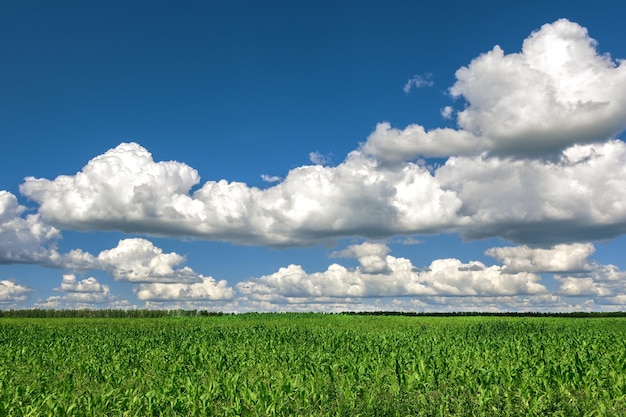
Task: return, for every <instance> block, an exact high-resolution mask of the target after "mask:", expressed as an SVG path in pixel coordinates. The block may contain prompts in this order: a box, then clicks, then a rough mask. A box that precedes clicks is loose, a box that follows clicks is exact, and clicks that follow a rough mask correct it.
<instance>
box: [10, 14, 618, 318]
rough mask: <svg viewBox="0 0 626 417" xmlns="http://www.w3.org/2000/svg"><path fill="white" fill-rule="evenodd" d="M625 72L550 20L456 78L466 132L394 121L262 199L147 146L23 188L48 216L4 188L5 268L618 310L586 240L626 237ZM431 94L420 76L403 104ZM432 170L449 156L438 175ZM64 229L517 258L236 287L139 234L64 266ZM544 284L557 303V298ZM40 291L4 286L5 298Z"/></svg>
mask: <svg viewBox="0 0 626 417" xmlns="http://www.w3.org/2000/svg"><path fill="white" fill-rule="evenodd" d="M623 62H624V61H622V60H619V59H613V58H612V57H611V56H610V55H608V54H603V53H600V52H599V51H598V43H597V42H596V41H595V40H594V39H593V38H591V37H590V36H589V34H588V33H587V30H586V29H585V28H583V27H581V26H580V25H578V24H576V23H573V22H570V21H568V20H565V19H561V20H558V21H556V22H553V23H551V24H546V25H544V26H542V27H541V28H540V29H539V30H537V31H535V32H533V33H532V34H530V36H529V37H528V38H527V39H526V40H524V41H523V44H522V46H521V50H520V51H519V52H514V53H505V52H504V51H503V50H502V49H501V48H500V47H499V46H495V47H494V48H493V49H492V50H491V51H488V52H486V53H484V54H482V55H480V56H478V57H477V58H475V59H474V60H473V61H472V62H471V63H469V64H468V65H467V66H465V67H463V68H460V69H459V70H458V71H457V72H456V82H455V83H454V84H453V85H452V87H450V89H449V93H450V95H451V96H452V97H453V98H456V99H457V101H456V103H461V104H462V105H463V106H462V109H457V108H456V107H454V106H446V107H444V109H443V110H442V111H441V114H442V116H443V117H444V118H446V119H449V120H455V121H456V127H454V128H450V127H445V128H436V129H432V130H427V129H426V128H424V127H423V126H421V125H419V124H412V125H409V126H406V127H405V128H403V129H401V128H396V127H393V126H391V124H389V123H387V122H382V123H379V124H378V125H377V126H376V128H375V130H374V131H373V132H372V133H371V134H370V135H369V137H367V139H366V141H365V142H364V143H362V144H360V145H359V146H358V147H357V149H355V150H354V151H352V152H350V153H349V154H348V155H347V157H346V158H345V160H343V161H342V162H341V163H339V164H337V165H334V166H331V165H330V163H329V162H330V161H329V158H328V157H327V156H324V155H322V154H320V153H319V152H311V153H310V154H309V159H310V160H311V162H312V164H313V165H305V166H300V167H297V168H294V169H292V170H290V171H289V172H287V173H286V174H285V175H281V176H278V175H272V176H270V175H267V174H261V179H262V180H263V181H264V182H266V183H267V188H263V189H261V188H257V187H254V186H250V185H248V184H246V183H242V182H230V181H227V180H224V179H221V180H209V181H206V182H201V179H200V175H199V173H198V171H197V170H196V169H194V168H192V167H190V166H189V165H187V164H185V163H184V162H179V161H155V160H154V158H153V157H152V155H151V153H150V152H149V150H147V149H146V148H144V147H142V146H141V145H139V144H137V143H121V144H120V145H119V146H117V147H115V148H113V149H110V150H108V151H106V152H104V153H103V154H101V155H99V156H96V157H95V158H93V159H91V160H90V161H88V162H87V163H86V165H85V166H84V167H83V168H82V169H81V170H80V171H79V172H77V173H75V174H73V175H61V176H58V177H56V178H54V179H46V178H35V177H27V178H25V179H24V182H23V183H22V184H21V186H20V193H21V194H22V195H23V196H24V197H26V198H28V199H30V200H31V201H33V202H35V203H36V204H37V205H38V208H37V212H36V213H31V214H27V212H28V210H27V209H26V207H24V206H22V205H20V204H19V203H18V200H17V198H16V196H14V195H13V194H11V193H9V192H8V191H0V263H35V264H41V265H45V266H52V267H56V268H65V269H69V270H72V271H87V270H101V271H106V272H107V273H108V274H109V275H111V276H112V277H113V279H115V280H116V281H119V282H126V283H129V284H130V285H133V286H134V292H135V294H136V296H137V298H138V299H139V300H141V301H145V302H153V303H157V304H158V303H165V302H175V301H180V302H187V303H195V302H219V303H223V304H222V305H230V306H231V307H232V308H239V307H236V306H238V305H239V304H237V303H239V302H241V303H244V302H245V303H248V304H247V305H248V306H256V307H257V308H264V309H273V308H277V307H276V306H277V305H280V304H281V303H283V304H287V305H290V306H293V307H294V308H304V309H305V308H314V307H315V306H316V305H317V306H319V305H326V306H328V305H330V304H332V305H333V306H334V307H332V308H341V307H342V306H343V307H347V306H353V307H354V306H363V300H364V299H370V300H371V299H375V298H386V299H394V298H395V297H398V298H400V299H401V300H400V301H397V300H395V301H393V300H392V301H390V302H391V303H392V304H391V305H392V306H393V305H397V306H409V307H411V306H412V308H427V307H433V306H438V305H444V304H445V303H446V302H449V300H450V298H451V297H452V298H455V299H457V305H459V306H465V307H467V308H470V307H469V306H471V305H474V306H482V307H484V308H486V309H489V308H490V306H492V305H493V306H496V305H500V306H509V308H511V309H523V308H530V307H532V306H534V307H537V306H539V307H542V306H543V307H546V308H549V307H550V306H551V308H560V307H559V306H562V305H561V304H559V303H560V302H561V301H559V300H561V297H573V298H577V297H578V298H581V297H588V299H587V301H588V302H591V301H593V302H598V303H604V304H603V305H609V306H611V305H619V304H620V303H623V302H624V301H626V289H625V288H624V284H623V282H624V278H626V277H625V276H624V273H623V272H621V271H619V269H618V268H617V267H615V266H613V265H600V264H597V263H594V262H593V261H591V260H590V257H591V255H592V254H593V252H594V250H595V248H594V245H593V244H592V243H591V242H593V241H597V240H600V239H610V238H614V237H617V236H620V235H622V234H624V233H625V232H626V203H625V202H626V144H625V143H624V142H623V141H622V140H620V139H618V135H619V134H620V133H621V132H622V131H623V130H624V128H625V127H626V68H625V65H624V63H623ZM430 84H431V81H430V78H424V77H414V78H412V79H410V80H409V81H408V82H407V84H406V85H405V92H409V91H410V90H411V89H413V88H418V87H422V86H427V85H430ZM457 107H458V106H457ZM433 157H437V158H444V159H445V161H442V162H441V163H438V164H437V165H431V161H429V158H433ZM60 230H81V231H93V230H103V231H112V230H116V231H121V232H124V233H135V234H141V235H147V236H168V237H174V238H181V237H192V238H199V239H206V240H216V241H225V242H232V243H235V244H242V245H263V246H272V247H286V246H294V245H296V246H306V245H317V244H332V243H333V242H335V241H337V239H339V238H345V237H358V238H362V239H371V240H373V241H380V239H386V238H391V237H394V236H398V235H400V236H406V237H409V238H411V237H412V236H415V235H426V234H438V233H458V234H460V235H461V236H463V237H464V238H465V239H467V240H472V239H482V238H490V237H499V238H503V239H505V240H508V241H509V242H512V243H514V244H516V245H518V246H511V247H499V248H492V249H490V250H489V251H487V255H488V256H490V257H492V258H494V259H495V260H496V261H498V262H499V263H500V264H499V265H491V266H489V265H486V264H484V263H482V262H479V261H470V262H463V261H461V260H459V259H456V258H448V259H436V260H433V261H432V262H431V263H430V265H428V266H425V267H422V268H419V267H417V266H415V265H413V263H412V262H411V261H410V260H408V259H404V258H397V257H394V256H391V255H390V248H389V247H388V246H386V245H384V244H381V243H372V242H365V243H362V244H359V245H352V246H349V247H347V248H345V249H343V250H340V251H336V252H334V253H333V254H332V257H334V258H353V259H356V260H357V261H358V263H359V265H358V267H356V268H353V269H350V268H346V267H345V266H342V265H340V264H337V263H335V264H332V265H330V266H329V267H328V268H327V269H326V270H325V271H321V272H313V273H308V272H306V271H305V270H304V268H303V267H302V266H301V265H289V266H286V267H284V268H281V269H279V270H278V271H276V272H274V273H272V274H269V275H264V276H261V277H257V278H251V279H248V280H246V281H242V282H239V283H237V284H236V285H234V286H229V285H228V283H227V282H226V281H218V280H216V279H214V278H212V277H208V276H203V275H202V274H199V273H197V272H195V271H194V270H193V269H191V268H189V267H187V266H182V267H181V264H183V263H184V261H185V259H184V256H182V255H180V254H177V253H175V252H171V253H164V252H163V250H162V249H160V248H158V247H156V246H154V245H153V244H152V242H150V241H149V240H146V239H143V238H133V239H123V240H120V242H119V243H118V245H117V246H116V247H115V248H111V249H107V250H104V251H102V252H100V253H99V254H97V255H95V254H93V255H92V254H89V253H86V252H83V251H81V250H80V249H76V250H74V251H70V252H68V253H63V254H61V253H58V252H57V250H56V247H55V243H56V241H57V240H58V239H59V238H60ZM545 274H549V275H552V276H553V278H554V280H556V282H557V285H558V286H559V288H558V290H556V291H555V292H550V291H548V289H547V287H546V285H544V283H543V282H542V275H545ZM58 290H59V291H60V292H61V293H62V294H61V295H56V296H54V297H56V298H54V297H52V298H49V299H47V300H43V301H41V305H44V306H45V305H63V303H69V302H72V301H74V302H82V303H83V304H81V305H88V304H89V303H92V304H93V303H98V302H102V303H115V302H117V301H116V300H115V299H114V298H112V297H111V295H110V289H109V288H108V287H107V286H105V285H102V284H100V283H99V282H98V281H97V280H96V279H95V278H87V279H84V280H80V281H79V280H77V279H76V277H75V276H74V275H66V276H64V278H63V281H62V283H61V287H60V288H59V289H58ZM29 292H30V290H29V289H28V288H26V287H22V286H20V285H19V284H15V283H13V282H12V281H8V280H5V281H2V284H1V285H0V301H1V300H4V299H6V300H9V299H13V300H21V299H24V297H26V296H27V295H28V294H29ZM2 297H4V298H2ZM408 298H411V299H412V300H413V301H411V302H408V301H406V300H407V299H408ZM460 299H462V300H464V301H462V302H459V301H458V300H460ZM402 300H404V301H402ZM224 303H226V304H224ZM227 303H230V304H227ZM277 303H278V304H277ZM393 303H399V304H393ZM407 303H408V304H407ZM411 303H413V304H411ZM472 303H473V304H472ZM490 303H493V304H490ZM570 307H571V305H570ZM577 307H579V308H580V309H585V308H588V307H589V304H585V303H584V302H581V304H580V305H577ZM592 308H593V306H592Z"/></svg>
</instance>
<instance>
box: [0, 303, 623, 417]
mask: <svg viewBox="0 0 626 417" xmlns="http://www.w3.org/2000/svg"><path fill="white" fill-rule="evenodd" d="M0 415H2V416H4V415H6V416H26V415H28V416H48V415H49V416H64V415H68V416H104V415H110V416H169V415H180V416H203V415H206V416H212V415H215V416H264V415H285V416H287V415H289V416H291V415H303V416H357V415H362V416H407V415H410V416H413V415H415V416H456V415H458V416H472V415H474V416H489V415H492V416H506V415H511V416H518V415H524V416H526V415H529V416H543V415H559V416H592V415H593V416H618V415H626V319H622V318H584V319H583V318H578V319H574V318H545V317H541V318H532V317H525V318H506V317H496V318H494V317H388V316H351V315H321V314H319V315H318V314H245V315H232V316H221V317H164V318H151V319H125V318H119V319H63V318H54V319H11V318H2V319H0Z"/></svg>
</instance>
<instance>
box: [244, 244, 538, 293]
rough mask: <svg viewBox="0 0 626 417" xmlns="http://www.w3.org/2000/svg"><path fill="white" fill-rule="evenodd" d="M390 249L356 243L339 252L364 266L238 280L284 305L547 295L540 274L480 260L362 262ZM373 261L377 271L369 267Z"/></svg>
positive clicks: (289, 270) (292, 270)
mask: <svg viewBox="0 0 626 417" xmlns="http://www.w3.org/2000/svg"><path fill="white" fill-rule="evenodd" d="M388 250H389V249H388V248H387V247H386V246H385V245H380V244H369V243H365V244H362V245H354V246H350V247H349V248H347V249H346V250H345V251H340V252H338V253H335V256H356V257H358V258H359V261H360V262H361V266H360V267H359V268H357V269H355V270H349V269H347V268H345V267H343V266H341V265H338V264H332V265H330V266H329V267H328V269H327V270H326V271H324V272H316V273H312V274H309V273H307V272H306V271H305V270H304V269H303V268H302V267H301V266H300V265H289V266H288V267H286V268H280V269H279V270H278V271H277V272H275V273H273V274H270V275H265V276H262V277H260V278H256V279H251V280H248V281H244V282H241V283H239V284H237V289H238V290H239V291H240V292H241V293H242V294H244V295H249V296H250V297H252V298H253V299H256V300H263V301H280V302H286V303H303V302H311V301H315V302H322V301H324V300H327V299H332V298H348V299H349V298H355V299H360V298H364V297H369V298H371V297H399V296H414V297H435V296H488V297H491V296H503V295H511V296H513V295H523V294H541V293H546V288H545V287H544V286H543V285H541V284H540V283H539V281H540V278H539V277H538V276H537V275H534V274H532V273H527V272H521V273H516V274H509V273H507V272H506V271H505V270H504V268H503V267H500V266H491V267H487V266H485V265H484V264H482V263H481V262H477V261H473V262H470V263H467V264H464V263H462V262H461V261H459V260H458V259H438V260H435V261H433V262H432V263H431V264H430V266H429V267H428V268H425V269H424V270H418V269H417V268H416V267H415V266H414V265H413V264H412V263H411V261H409V260H408V259H404V258H395V257H393V256H389V255H387V256H386V258H385V260H384V262H385V264H386V268H387V269H388V270H386V271H385V273H381V269H382V266H381V265H380V264H378V263H372V264H370V263H368V262H367V261H366V262H362V260H363V259H368V257H372V256H373V257H376V260H377V261H379V260H380V258H381V257H382V256H385V255H383V253H384V252H386V251H388ZM372 265H375V268H372V269H373V272H366V270H367V269H368V268H369V267H371V266H372Z"/></svg>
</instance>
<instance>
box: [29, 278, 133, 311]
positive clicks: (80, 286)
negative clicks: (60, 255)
mask: <svg viewBox="0 0 626 417" xmlns="http://www.w3.org/2000/svg"><path fill="white" fill-rule="evenodd" d="M54 290H55V291H57V292H61V293H62V294H61V295H52V296H50V297H48V298H46V299H44V300H38V301H37V302H35V304H34V305H33V307H34V308H55V309H61V308H70V309H77V308H78V309H80V308H128V307H129V305H128V303H127V302H126V301H123V300H119V299H118V297H117V296H115V295H113V294H111V290H110V288H109V286H108V285H103V284H100V283H99V282H98V280H97V279H96V278H94V277H89V278H85V279H83V280H80V281H79V280H77V279H76V276H75V275H74V274H65V275H63V279H62V280H61V286H60V287H59V288H55V289H54Z"/></svg>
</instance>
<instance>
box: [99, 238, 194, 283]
mask: <svg viewBox="0 0 626 417" xmlns="http://www.w3.org/2000/svg"><path fill="white" fill-rule="evenodd" d="M184 260H185V257H184V256H182V255H179V254H177V253H176V252H170V253H163V250H162V249H161V248H158V247H156V246H154V244H153V243H152V242H150V241H149V240H146V239H140V238H134V239H122V240H120V241H119V243H118V244H117V246H116V247H115V248H113V249H108V250H104V251H102V252H100V254H99V255H98V257H97V263H96V264H95V265H93V266H94V267H100V268H103V269H105V270H106V271H107V272H109V273H110V274H111V275H113V277H114V278H115V280H116V281H125V282H133V283H193V282H199V281H201V276H200V275H198V274H196V273H195V272H194V271H193V270H192V269H191V268H189V267H186V266H185V267H182V268H179V269H175V267H176V266H178V265H179V264H181V263H182V262H183V261H184Z"/></svg>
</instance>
